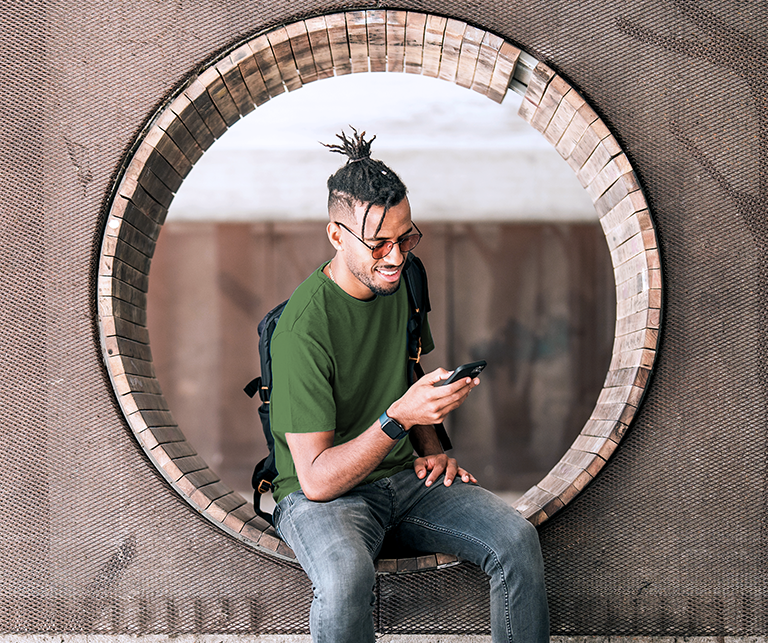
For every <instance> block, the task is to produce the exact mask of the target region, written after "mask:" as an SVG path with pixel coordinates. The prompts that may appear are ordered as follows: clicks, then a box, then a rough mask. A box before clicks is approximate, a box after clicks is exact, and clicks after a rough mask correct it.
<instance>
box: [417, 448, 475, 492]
mask: <svg viewBox="0 0 768 643" xmlns="http://www.w3.org/2000/svg"><path fill="white" fill-rule="evenodd" d="M413 470H414V471H415V472H416V475H417V476H418V477H419V479H421V480H424V478H426V480H425V481H424V484H426V485H427V486H428V487H429V486H432V483H434V482H435V480H437V479H438V478H439V477H440V475H441V474H443V473H444V474H445V479H444V480H443V484H444V485H445V486H446V487H449V486H450V485H451V484H452V483H453V481H454V479H455V478H456V476H457V475H458V476H459V479H460V480H461V481H462V482H474V483H477V479H476V478H475V476H473V475H472V474H471V473H469V471H467V470H466V469H462V468H461V467H460V466H459V464H458V462H456V459H455V458H450V457H448V456H447V455H446V454H445V453H440V454H437V455H427V456H423V457H421V458H416V461H415V462H414V463H413Z"/></svg>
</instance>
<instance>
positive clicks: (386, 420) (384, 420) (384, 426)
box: [379, 411, 408, 440]
mask: <svg viewBox="0 0 768 643" xmlns="http://www.w3.org/2000/svg"><path fill="white" fill-rule="evenodd" d="M379 424H380V425H381V430H382V431H384V433H386V434H387V435H388V436H389V437H390V438H391V439H392V440H402V439H403V438H404V437H405V436H406V435H408V430H407V429H406V428H405V427H404V426H403V425H402V424H400V422H398V421H397V420H396V419H395V418H393V417H392V416H390V415H389V414H388V412H387V411H384V413H382V414H381V416H380V417H379Z"/></svg>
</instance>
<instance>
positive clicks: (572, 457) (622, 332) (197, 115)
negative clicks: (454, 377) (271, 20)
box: [98, 10, 661, 572]
mask: <svg viewBox="0 0 768 643" xmlns="http://www.w3.org/2000/svg"><path fill="white" fill-rule="evenodd" d="M368 71H389V72H408V73H418V74H423V75H425V76H430V77H435V78H440V79H443V80H448V81H451V82H454V83H456V84H458V85H460V86H462V87H466V88H471V89H472V90H474V91H477V92H479V93H481V94H483V95H485V96H487V97H488V98H490V99H491V100H494V101H496V102H501V101H503V100H504V97H505V96H506V93H507V91H508V90H509V89H512V90H513V91H515V92H517V93H519V94H521V95H522V96H523V101H522V105H521V107H520V110H519V114H520V116H521V117H522V118H523V119H524V120H525V121H527V122H528V123H530V125H531V126H532V127H533V128H534V129H536V130H538V131H539V132H541V133H542V134H543V135H544V138H545V139H546V140H547V141H548V142H549V143H550V144H551V145H553V146H554V148H555V149H556V150H557V152H558V153H559V154H560V156H562V158H564V159H565V160H566V162H567V163H568V164H569V165H570V167H571V168H572V169H573V170H574V172H575V173H576V176H577V178H578V179H579V181H580V182H581V184H582V185H583V186H584V188H585V189H586V190H587V192H588V193H589V195H590V197H591V198H592V201H593V202H594V205H595V209H596V211H597V214H598V216H599V217H600V222H601V225H602V228H603V230H604V231H605V235H606V241H607V243H608V247H609V250H610V253H611V259H612V262H613V267H614V275H615V283H616V301H617V309H616V320H617V321H616V335H615V340H614V346H613V356H612V360H611V364H610V367H609V370H608V373H607V376H606V379H605V384H604V388H603V390H602V393H601V394H600V396H599V398H598V401H597V404H596V406H595V408H594V410H593V412H592V414H591V417H590V418H589V420H588V421H587V422H586V424H585V425H584V427H583V429H582V431H581V434H580V435H579V436H578V438H577V439H576V440H575V442H574V443H573V445H572V446H571V447H570V448H569V449H568V451H567V452H566V453H565V455H564V456H563V457H562V459H561V460H560V462H559V463H558V464H557V465H556V466H555V467H554V468H553V469H552V470H551V471H550V472H549V474H548V475H546V476H545V477H544V478H543V479H542V480H541V481H540V482H539V483H537V484H536V485H535V486H533V487H532V488H531V489H529V490H528V492H526V493H525V495H524V496H523V497H522V498H521V499H520V500H519V501H518V502H517V503H516V506H517V508H518V509H519V510H520V511H521V512H522V513H523V515H525V516H526V517H527V518H528V519H529V520H530V521H531V522H533V523H534V524H540V523H542V522H544V521H545V520H546V519H547V518H548V517H550V516H552V515H553V514H554V513H556V512H557V511H559V510H560V509H562V507H564V506H565V505H566V504H568V503H569V502H570V501H571V500H572V499H573V498H574V497H575V496H576V495H577V494H578V493H579V492H580V491H581V490H582V489H583V488H584V487H585V486H586V485H587V484H588V483H589V482H590V481H591V480H592V479H593V478H594V476H595V475H596V474H597V473H598V472H599V471H600V469H601V468H602V467H603V465H604V464H605V462H606V461H607V459H608V458H609V457H610V455H611V454H612V453H613V452H614V450H615V449H616V447H617V446H618V444H619V442H620V440H621V438H622V437H623V435H624V433H625V431H626V430H627V427H628V426H629V424H630V423H631V421H632V419H633V418H634V415H635V413H636V411H637V408H638V406H639V404H640V400H641V399H642V396H643V393H644V391H645V387H646V385H647V382H648V378H649V375H650V371H651V368H652V366H653V362H654V358H655V354H656V347H657V342H658V332H659V327H660V316H661V310H660V309H661V269H660V260H659V253H658V249H657V244H656V236H655V232H654V228H653V223H652V220H651V217H650V214H649V211H648V207H647V204H646V202H645V199H644V197H643V195H642V192H641V190H640V187H639V184H638V182H637V178H636V176H635V174H634V172H633V170H632V167H631V166H630V164H629V162H628V160H627V157H626V155H625V154H624V153H623V152H622V151H621V149H620V147H619V145H618V144H617V142H616V139H615V138H614V137H613V136H612V135H611V133H610V132H609V131H608V128H607V127H606V126H605V125H604V123H603V122H602V121H601V120H600V119H599V118H598V117H597V115H596V114H595V112H594V111H593V110H592V109H591V108H590V107H589V105H587V104H586V102H585V101H584V100H583V99H582V98H581V97H580V96H579V95H578V93H577V92H576V91H575V90H574V89H573V88H572V87H570V86H569V85H568V84H567V83H566V82H565V81H564V80H563V79H562V78H561V77H559V76H557V75H556V74H555V73H554V72H553V70H551V69H550V68H548V67H547V66H546V65H544V64H542V63H540V62H538V61H536V60H535V59H533V58H532V57H531V56H529V55H527V54H526V53H525V52H522V51H520V50H519V49H517V48H516V47H514V46H513V45H511V44H510V43H508V42H506V41H504V40H503V39H502V38H500V37H498V36H496V35H494V34H492V33H490V32H487V31H483V30H480V29H477V28H475V27H473V26H471V25H468V24H466V23H464V22H460V21H457V20H452V19H450V18H444V17H440V16H435V15H428V14H423V13H413V12H407V11H389V10H371V11H352V12H346V13H340V14H333V15H326V16H319V17H316V18H311V19H307V20H304V21H300V22H297V23H294V24H292V25H288V26H285V27H280V28H278V29H275V30H273V31H270V32H268V33H266V34H263V35H261V36H259V37H257V38H255V39H253V40H251V41H249V42H247V43H244V44H242V45H241V46H239V47H238V48H236V49H235V50H233V51H232V52H230V53H229V54H228V55H226V56H225V57H223V58H222V59H221V60H219V61H218V62H217V63H216V64H214V65H212V66H211V67H209V68H208V69H206V70H205V71H204V72H203V73H202V74H200V75H199V76H198V77H197V78H195V79H194V80H193V81H192V82H191V83H190V84H189V85H188V86H187V87H186V89H184V90H183V91H182V92H181V93H180V94H179V95H178V96H177V97H176V98H175V99H174V100H172V101H171V103H170V104H169V105H168V106H167V107H166V108H164V109H163V110H162V111H160V112H159V114H158V115H157V116H156V118H155V119H154V120H153V122H152V123H151V124H150V127H149V129H148V131H147V133H146V134H145V135H144V136H143V138H142V139H141V141H140V143H139V146H138V149H137V151H136V152H135V154H134V155H133V157H132V158H131V160H130V163H129V165H128V167H127V169H126V171H125V173H124V174H123V176H122V177H121V181H120V184H119V186H118V190H117V192H116V196H115V198H114V201H113V203H112V207H111V210H110V213H109V217H108V220H107V225H106V229H105V234H104V239H103V243H102V248H101V256H100V262H99V286H98V310H99V319H100V329H101V342H102V347H103V351H104V356H105V361H106V364H107V369H108V371H109V375H110V378H111V381H112V384H113V387H114V389H115V392H116V395H117V398H118V400H119V402H120V404H121V407H122V409H123V412H124V414H125V417H126V418H127V421H128V423H129V425H130V426H131V428H132V430H133V431H134V433H135V435H136V436H137V439H138V440H139V443H140V444H141V446H142V447H143V449H144V450H145V452H146V453H147V455H148V456H149V458H150V459H151V461H152V462H153V463H154V464H155V465H156V466H157V467H158V469H159V471H160V472H161V473H162V474H163V475H164V477H165V478H166V479H167V480H168V481H169V483H170V484H171V485H172V486H173V487H174V488H175V489H176V490H177V491H178V492H179V493H180V494H181V495H182V496H183V497H184V498H186V499H187V500H188V501H189V502H190V503H191V504H192V505H193V506H194V507H196V508H197V509H198V510H199V511H200V512H202V513H203V515H205V516H206V517H207V518H208V519H210V520H211V521H213V522H214V523H216V524H218V525H220V526H221V527H222V528H223V529H225V530H226V531H228V532H229V533H231V534H233V535H236V536H237V537H239V538H241V539H242V540H244V541H246V542H248V543H250V544H252V545H254V546H256V547H258V548H262V549H266V550H269V551H271V552H273V553H275V554H276V555H279V556H285V557H288V558H293V554H292V552H291V551H290V549H289V548H288V547H287V546H286V545H285V544H284V543H283V542H282V541H280V539H279V538H278V537H277V535H276V534H275V532H274V530H273V529H271V528H270V527H269V525H268V524H267V523H266V522H264V521H263V520H261V519H260V518H258V517H257V516H256V515H255V513H254V511H253V507H252V506H251V505H250V504H249V503H247V502H246V501H245V500H244V499H243V498H242V496H241V495H240V494H239V493H237V492H235V491H233V490H231V489H230V488H229V487H228V486H227V485H225V484H224V483H222V482H221V480H220V479H219V477H218V476H217V475H216V474H215V473H214V472H213V471H212V470H211V469H210V468H209V467H208V466H207V464H206V463H205V461H204V460H203V459H202V458H200V457H199V456H198V455H197V453H196V451H195V450H194V448H193V447H192V445H190V444H189V443H188V442H187V441H186V440H185V438H184V435H183V433H182V432H181V431H180V429H179V427H178V426H177V425H176V423H175V421H174V419H173V417H172V414H171V413H170V410H169V408H168V404H167V402H166V400H165V399H164V397H163V395H162V391H161V390H160V386H159V383H158V381H157V379H156V377H155V371H154V368H153V365H152V355H151V351H150V347H149V335H148V332H147V328H146V293H147V288H148V276H149V268H150V263H151V258H152V255H153V252H154V249H155V244H156V240H157V237H158V234H159V231H160V228H161V226H162V224H163V221H164V219H165V216H166V214H167V211H168V207H169V206H170V203H171V201H172V199H173V197H174V194H175V193H176V191H177V190H178V189H179V187H180V186H181V183H182V181H183V180H184V177H185V176H186V175H187V174H188V172H189V171H190V170H191V168H192V166H193V164H194V163H195V162H196V161H198V160H199V159H200V158H201V156H202V155H203V153H204V151H205V150H206V149H208V148H209V147H210V146H211V145H212V144H213V142H214V141H215V140H216V139H217V138H218V137H220V136H221V135H222V134H223V133H224V132H226V131H227V129H228V128H229V127H231V126H232V125H233V124H234V123H236V122H237V121H238V120H239V119H240V118H241V117H242V116H244V115H245V114H248V113H249V112H251V111H253V110H254V109H255V106H256V105H260V104H263V103H264V102H266V101H268V100H269V99H270V98H272V97H274V96H276V95H278V94H281V93H283V92H285V91H286V90H288V91H291V90H295V89H298V88H300V87H301V86H302V85H304V84H307V83H309V82H312V81H314V80H318V79H322V78H327V77H330V76H333V75H341V74H348V73H358V72H368ZM453 562H455V559H452V558H449V557H442V556H441V555H440V554H436V555H432V556H427V557H423V558H419V559H400V560H397V561H391V560H389V561H388V560H382V561H379V570H380V571H382V572H393V571H402V570H411V569H423V568H429V567H435V566H441V565H445V564H451V563H453Z"/></svg>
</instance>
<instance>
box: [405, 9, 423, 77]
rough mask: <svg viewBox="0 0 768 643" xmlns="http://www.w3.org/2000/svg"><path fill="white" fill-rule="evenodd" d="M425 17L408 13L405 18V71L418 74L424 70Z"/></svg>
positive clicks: (411, 12)
mask: <svg viewBox="0 0 768 643" xmlns="http://www.w3.org/2000/svg"><path fill="white" fill-rule="evenodd" d="M426 29H427V16H426V15H425V14H423V13H417V12H414V11H409V12H408V13H407V15H406V18H405V60H404V62H405V71H406V72H407V73H409V74H420V73H421V72H422V70H423V68H424V56H425V46H424V39H425V35H426Z"/></svg>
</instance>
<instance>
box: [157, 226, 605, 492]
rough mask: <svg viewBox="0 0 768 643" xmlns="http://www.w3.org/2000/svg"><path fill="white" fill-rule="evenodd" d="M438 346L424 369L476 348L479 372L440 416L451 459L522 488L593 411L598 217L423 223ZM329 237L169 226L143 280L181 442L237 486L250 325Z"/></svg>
mask: <svg viewBox="0 0 768 643" xmlns="http://www.w3.org/2000/svg"><path fill="white" fill-rule="evenodd" d="M420 228H421V229H422V231H423V232H424V239H423V241H422V243H421V244H420V246H419V248H418V253H417V254H418V255H419V256H420V257H421V258H422V259H423V261H424V262H425V264H426V266H427V270H428V272H429V275H430V297H431V301H432V313H431V315H430V323H431V326H432V331H433V335H434V336H435V341H436V344H437V349H436V350H435V351H434V353H433V354H431V355H429V356H427V357H426V358H425V366H426V368H427V369H428V370H430V369H432V368H436V367H437V366H443V367H445V368H452V367H453V366H456V365H458V364H459V363H463V362H466V361H470V360H474V359H481V358H482V359H486V360H487V361H488V364H489V365H488V368H487V369H486V371H485V372H484V374H483V377H482V381H483V384H482V385H481V386H480V387H479V388H478V389H476V390H475V391H474V392H473V394H472V395H471V396H470V398H469V399H468V401H467V403H465V405H464V406H463V407H461V408H460V409H459V410H458V411H457V412H455V413H454V414H453V416H452V417H451V418H449V421H448V422H447V423H446V424H447V427H448V430H449V432H450V433H451V436H452V438H453V442H454V445H455V448H454V451H453V455H454V456H455V457H457V458H458V459H459V461H460V462H461V463H462V464H463V465H464V466H465V467H466V468H467V469H469V470H470V471H472V472H473V473H475V474H476V475H477V476H478V478H479V479H480V480H481V482H482V483H483V484H484V485H485V486H487V487H488V488H491V489H494V490H497V491H500V492H515V491H524V490H525V489H527V488H528V487H529V486H531V485H533V484H535V483H536V482H537V481H538V480H540V479H541V478H542V477H543V476H544V475H546V473H547V472H548V471H549V470H550V469H551V468H552V466H554V464H555V463H556V462H557V461H558V460H559V459H560V457H561V456H562V454H563V453H564V452H565V450H566V449H567V448H568V446H569V445H570V444H571V443H572V442H573V440H574V439H575V437H576V436H577V435H578V433H579V431H580V430H581V428H582V426H583V424H584V422H585V421H586V419H587V418H588V417H589V414H590V412H591V410H592V408H593V407H594V404H595V401H596V399H597V396H598V394H599V393H600V390H601V387H602V384H603V380H604V378H605V373H606V370H607V368H608V364H609V362H610V356H611V347H612V342H613V332H614V328H613V326H614V319H615V296H614V285H613V272H612V267H611V263H610V256H609V254H608V250H607V247H606V244H605V236H604V234H603V232H602V230H601V228H600V226H599V224H598V223H597V222H595V223H428V222H425V223H424V224H420ZM331 256H332V249H331V247H330V245H329V244H328V242H327V239H326V237H325V227H324V224H323V223H322V222H311V223H268V222H257V223H192V222H168V223H167V224H166V225H165V226H164V228H163V231H162V233H161V235H160V239H159V242H158V246H157V251H156V253H155V258H154V260H153V266H152V284H151V288H150V291H149V305H148V315H149V329H150V336H151V338H152V351H153V357H154V361H155V368H156V371H157V374H158V378H159V380H160V382H161V384H162V386H163V391H164V393H165V396H166V398H167V400H168V403H169V405H170V408H171V410H172V412H173V414H174V417H175V418H176V420H177V421H178V423H179V426H180V427H181V429H182V430H183V432H184V433H185V435H186V436H187V438H188V440H189V441H190V442H191V444H193V445H194V447H195V448H196V449H197V451H198V453H199V454H200V455H201V456H203V458H204V459H205V460H206V462H207V463H208V464H209V466H211V467H213V468H214V470H215V471H216V472H217V474H218V475H219V476H220V477H221V479H222V480H223V481H224V482H226V483H227V484H229V485H230V486H231V487H232V488H234V489H237V490H240V491H241V492H243V493H244V494H247V493H248V490H249V489H250V475H251V471H252V469H253V464H254V463H255V462H257V461H258V460H259V459H261V458H262V457H263V455H264V453H265V450H266V447H265V444H264V439H263V436H262V433H261V425H260V423H259V420H258V417H257V413H256V407H257V403H256V402H254V401H253V400H251V399H249V398H248V397H247V396H246V395H245V394H244V393H243V391H242V388H243V386H244V385H245V384H246V383H247V382H248V381H249V380H250V379H251V378H252V377H254V376H255V375H257V374H258V371H259V365H258V364H259V362H258V348H257V332H256V326H257V324H258V322H259V320H260V319H261V318H262V317H263V315H264V314H265V313H266V312H267V311H268V310H269V309H270V308H272V307H273V306H274V305H275V304H277V303H279V302H280V301H282V300H283V299H286V298H287V297H288V296H289V295H290V294H291V292H292V291H293V289H294V288H295V287H296V286H297V285H298V284H299V283H300V282H301V281H302V280H303V279H304V278H305V277H306V276H307V275H308V274H309V273H310V272H311V271H312V270H314V269H315V268H316V267H317V266H318V265H320V264H321V263H322V262H323V261H325V260H328V259H330V257H331Z"/></svg>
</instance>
